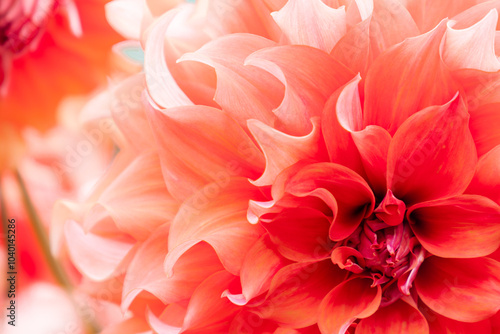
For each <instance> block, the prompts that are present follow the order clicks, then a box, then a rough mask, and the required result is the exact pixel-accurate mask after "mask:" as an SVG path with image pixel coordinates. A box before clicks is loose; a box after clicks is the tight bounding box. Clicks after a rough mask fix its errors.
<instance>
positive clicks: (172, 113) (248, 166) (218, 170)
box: [148, 106, 264, 200]
mask: <svg viewBox="0 0 500 334" xmlns="http://www.w3.org/2000/svg"><path fill="white" fill-rule="evenodd" d="M148 117H149V120H150V124H151V127H152V128H153V132H154V134H155V137H156V139H157V141H158V145H159V152H160V159H161V162H162V168H163V175H164V178H165V183H166V185H167V188H168V189H169V191H170V193H171V194H172V195H173V196H174V197H175V198H177V199H180V200H184V199H186V198H188V197H189V196H191V195H192V194H193V193H194V192H195V191H197V190H198V189H200V188H201V187H203V186H204V185H205V184H207V183H210V182H214V181H215V182H217V183H218V184H221V185H225V184H227V183H228V182H229V178H230V177H231V176H245V177H249V178H257V177H258V176H259V175H260V174H261V173H262V170H263V168H264V157H263V156H262V153H261V152H260V151H259V149H258V148H257V147H256V146H255V144H254V143H253V142H252V140H251V139H250V137H249V136H248V135H247V134H246V133H245V131H244V130H243V129H242V128H241V127H240V126H239V125H238V124H237V123H236V121H234V120H233V119H232V118H231V117H229V116H228V115H227V114H225V113H224V112H223V111H220V110H218V109H215V108H211V107H204V106H192V107H181V108H170V109H168V110H166V111H164V112H163V111H160V110H154V109H153V108H151V109H150V110H149V113H148ZM200 166H203V168H200ZM179 180H182V182H179Z"/></svg>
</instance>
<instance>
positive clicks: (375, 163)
mask: <svg viewBox="0 0 500 334" xmlns="http://www.w3.org/2000/svg"><path fill="white" fill-rule="evenodd" d="M351 135H352V139H353V141H354V143H355V144H356V147H357V149H358V151H359V155H360V156H361V162H362V163H363V168H364V172H365V173H366V176H367V179H368V183H369V184H370V186H371V188H372V189H373V192H374V193H375V195H377V196H380V197H381V196H384V195H385V192H386V190H387V184H386V174H387V155H388V153H389V146H390V143H391V139H392V138H391V135H390V134H389V133H388V132H387V131H386V130H385V129H383V128H381V127H379V126H376V125H369V126H367V127H366V128H365V129H363V130H361V131H357V132H352V133H351Z"/></svg>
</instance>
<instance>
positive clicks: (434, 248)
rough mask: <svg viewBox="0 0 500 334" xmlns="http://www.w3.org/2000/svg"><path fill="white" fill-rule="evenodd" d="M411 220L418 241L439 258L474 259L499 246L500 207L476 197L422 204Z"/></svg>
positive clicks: (413, 210) (414, 208)
mask: <svg viewBox="0 0 500 334" xmlns="http://www.w3.org/2000/svg"><path fill="white" fill-rule="evenodd" d="M407 216H408V220H409V221H410V223H411V224H412V225H411V227H412V230H413V233H415V235H416V237H417V239H418V241H420V243H421V244H422V245H423V246H424V248H425V249H426V250H428V251H429V252H430V253H432V254H434V255H437V256H440V257H447V258H448V257H452V258H473V257H480V256H486V255H488V254H491V253H493V252H494V251H495V250H496V249H497V248H498V246H500V224H499V223H498V222H500V206H498V205H497V204H496V203H494V202H493V201H491V200H490V199H488V198H486V197H482V196H477V195H463V196H458V197H452V198H448V199H442V200H435V201H431V202H424V203H419V204H417V205H414V206H412V207H411V208H409V210H408V213H407Z"/></svg>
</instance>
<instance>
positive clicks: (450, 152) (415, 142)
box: [387, 95, 477, 206]
mask: <svg viewBox="0 0 500 334" xmlns="http://www.w3.org/2000/svg"><path fill="white" fill-rule="evenodd" d="M468 120H469V115H468V114H467V110H466V107H465V105H464V103H463V101H462V99H461V98H460V96H458V95H456V96H455V98H453V100H451V101H450V102H448V103H446V104H445V105H443V106H439V107H437V106H436V107H430V108H426V109H424V110H422V111H421V112H419V113H417V114H415V115H414V116H413V117H411V118H409V119H408V120H407V121H406V122H405V123H404V124H403V125H402V126H401V127H400V128H399V130H398V131H397V132H396V134H395V135H394V138H393V140H392V142H391V145H390V147H389V155H388V163H387V165H388V166H387V184H388V186H389V188H390V189H391V190H392V191H393V193H394V195H395V196H396V197H397V198H399V199H401V200H403V201H404V202H405V203H406V205H407V206H409V205H411V204H414V203H416V202H421V201H425V200H431V199H435V198H440V197H445V196H452V195H457V194H461V193H462V192H463V191H464V190H465V188H466V187H467V185H468V184H469V182H470V180H471V179H472V176H473V175H474V169H475V167H476V161H477V155H476V148H475V146H474V142H473V139H472V136H471V134H470V131H469V127H468Z"/></svg>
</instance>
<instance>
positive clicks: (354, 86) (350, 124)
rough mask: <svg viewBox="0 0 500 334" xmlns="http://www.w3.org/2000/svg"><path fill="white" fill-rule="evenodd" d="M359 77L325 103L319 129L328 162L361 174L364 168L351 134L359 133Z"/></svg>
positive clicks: (361, 118) (361, 117) (360, 113)
mask: <svg viewBox="0 0 500 334" xmlns="http://www.w3.org/2000/svg"><path fill="white" fill-rule="evenodd" d="M360 81H361V77H360V76H359V74H358V75H357V76H356V77H354V79H352V80H351V81H349V82H348V83H347V84H346V85H345V86H343V87H342V88H339V89H338V90H337V91H336V92H335V93H333V94H332V96H331V97H330V98H329V99H328V101H327V102H326V104H325V108H324V110H323V115H322V119H321V127H322V133H323V138H324V140H325V144H326V148H327V151H328V155H329V157H330V161H331V162H335V163H338V164H341V165H344V166H346V167H349V168H351V169H352V170H353V171H355V172H357V173H363V166H362V162H361V159H360V156H359V152H358V150H357V149H356V145H355V144H354V141H353V138H352V136H351V133H352V132H354V131H358V130H361V127H362V125H363V124H362V122H363V111H362V109H361V101H360V96H359V88H358V84H359V82H360Z"/></svg>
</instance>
